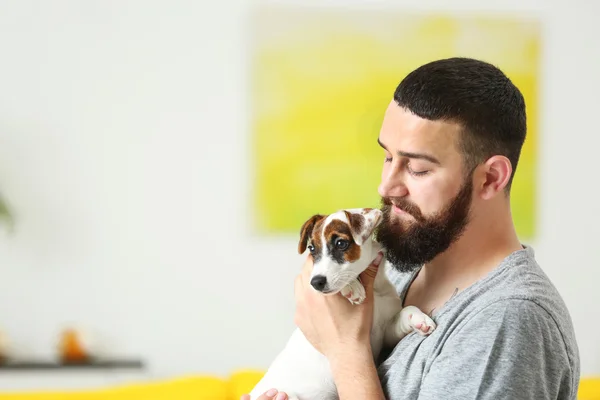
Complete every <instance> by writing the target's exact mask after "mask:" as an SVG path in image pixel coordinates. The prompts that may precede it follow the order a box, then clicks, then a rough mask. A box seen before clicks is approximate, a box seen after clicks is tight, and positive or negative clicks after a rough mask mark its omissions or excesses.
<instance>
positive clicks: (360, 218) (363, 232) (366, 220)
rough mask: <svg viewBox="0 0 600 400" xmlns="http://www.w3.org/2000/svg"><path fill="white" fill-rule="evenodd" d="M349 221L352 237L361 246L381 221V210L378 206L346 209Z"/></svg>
mask: <svg viewBox="0 0 600 400" xmlns="http://www.w3.org/2000/svg"><path fill="white" fill-rule="evenodd" d="M344 213H345V214H346V217H347V218H348V223H349V224H350V232H352V239H354V242H355V243H356V244H357V245H359V246H361V245H362V244H363V243H364V242H365V241H366V240H367V239H368V238H369V237H370V236H371V235H372V234H373V231H374V230H375V228H376V227H377V225H379V222H380V221H381V216H382V213H381V210H378V209H376V208H357V209H351V210H344Z"/></svg>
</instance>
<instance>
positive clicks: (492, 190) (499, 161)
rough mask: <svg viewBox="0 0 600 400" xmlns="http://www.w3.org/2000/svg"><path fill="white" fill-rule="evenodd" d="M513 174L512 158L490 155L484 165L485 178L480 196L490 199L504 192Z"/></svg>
mask: <svg viewBox="0 0 600 400" xmlns="http://www.w3.org/2000/svg"><path fill="white" fill-rule="evenodd" d="M511 174H512V165H511V163H510V160H509V159H508V158H507V157H504V156H493V157H490V158H489V159H488V160H487V161H486V163H485V164H484V165H483V179H482V185H481V189H480V190H481V193H480V196H481V197H482V198H483V199H486V200H489V199H491V198H493V197H494V196H496V195H497V194H498V193H502V192H503V191H504V189H505V188H506V185H508V181H509V180H510V176H511Z"/></svg>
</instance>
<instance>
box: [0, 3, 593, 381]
mask: <svg viewBox="0 0 600 400" xmlns="http://www.w3.org/2000/svg"><path fill="white" fill-rule="evenodd" d="M599 16H600V3H598V2H594V1H592V0H587V1H586V0H577V1H575V0H574V1H571V2H567V1H565V0H545V1H542V0H518V1H517V0H504V1H488V2H485V4H484V3H481V2H478V1H475V0H455V1H453V2H452V3H449V2H446V1H441V0H440V1H434V0H432V1H422V2H412V1H404V0H395V1H383V0H382V1H377V2H372V1H366V0H351V1H349V0H345V1H341V0H339V1H314V0H303V1H293V0H286V1H280V2H272V3H268V2H262V3H260V4H259V3H256V2H250V1H249V0H227V1H220V2H198V1H184V0H170V1H168V2H167V1H153V0H146V1H141V0H136V1H134V0H118V1H117V0H105V1H66V0H53V1H32V0H2V1H0V54H1V57H2V58H1V60H0V93H1V96H0V198H1V203H0V204H2V205H0V215H3V216H4V218H0V358H1V355H2V352H1V351H4V354H5V361H6V360H8V362H5V365H4V367H1V366H0V392H2V391H10V390H47V389H56V390H62V389H69V388H87V387H101V386H102V385H104V384H112V383H116V382H126V383H127V382H134V381H136V382H137V381H140V380H150V381H156V380H165V379H175V378H178V377H182V376H194V375H211V376H218V377H222V376H228V375H229V374H231V373H232V371H236V370H240V369H256V370H262V369H265V368H266V367H267V366H268V365H269V363H270V362H271V361H272V359H273V358H274V357H275V355H276V354H277V353H278V352H279V351H280V350H281V349H282V347H283V346H284V344H285V342H286V341H287V339H288V337H289V335H290V333H291V332H292V330H293V329H294V325H293V312H294V299H293V279H294V277H295V275H296V274H297V272H298V271H299V269H300V267H301V265H302V261H303V257H302V256H300V255H298V254H297V251H296V248H297V241H298V233H299V229H300V226H301V224H302V223H303V222H304V221H305V220H306V219H307V218H308V217H310V216H311V215H312V214H313V213H317V212H320V213H327V212H331V211H333V210H336V209H339V208H350V207H366V206H377V205H378V202H379V197H378V195H377V190H376V189H377V185H378V184H379V174H380V168H381V164H382V157H383V155H382V154H381V151H380V149H379V147H378V146H377V144H376V138H377V135H378V132H379V127H380V123H381V119H382V117H383V113H384V111H385V108H386V106H387V104H388V103H389V101H390V99H391V97H392V95H393V91H394V89H395V87H396V85H397V84H398V83H399V82H400V80H401V79H402V78H403V77H404V76H405V75H406V74H407V73H408V72H410V71H411V70H413V69H414V68H416V67H418V66H419V65H421V64H423V63H425V62H428V61H432V60H434V59H437V58H442V57H451V56H469V57H475V58H481V59H484V60H486V61H490V62H492V63H494V64H495V65H497V66H498V67H500V68H501V69H503V70H504V71H505V72H506V73H507V74H508V75H509V76H510V77H511V78H512V79H513V80H514V82H515V83H516V84H517V85H518V86H519V88H520V89H521V90H522V91H523V94H524V95H525V97H526V101H527V107H528V118H529V121H528V123H529V127H528V128H529V132H528V135H529V136H528V138H527V142H526V145H525V148H524V151H523V155H522V161H521V162H520V164H519V169H518V171H517V177H516V180H515V184H514V186H513V187H514V189H513V207H514V214H515V221H516V224H517V228H518V230H519V233H520V235H521V237H522V239H523V242H524V243H527V244H529V245H531V246H533V248H534V250H535V251H536V255H537V259H538V261H539V263H540V264H541V266H542V268H543V269H544V270H545V271H546V272H547V274H548V275H549V276H550V278H551V279H552V281H553V282H554V283H555V285H556V286H557V287H558V289H559V291H560V293H561V294H562V295H563V298H564V300H565V301H566V303H567V306H568V307H569V310H570V311H571V315H572V317H573V322H574V325H575V330H576V334H577V338H578V342H579V346H580V352H581V362H582V364H581V367H582V375H583V376H595V375H600V342H599V341H598V339H597V338H598V334H597V332H596V329H599V328H600V323H599V322H598V321H599V319H598V317H599V316H600V315H599V311H598V306H599V305H600V291H599V290H598V289H597V282H598V281H599V280H600V268H599V267H600V265H599V261H598V259H599V256H600V251H599V250H598V245H597V243H596V242H597V241H598V239H599V238H600V228H599V226H600V217H599V216H598V213H597V204H598V201H597V198H598V188H597V185H596V181H597V179H596V169H597V162H596V161H595V153H596V152H597V148H598V147H599V145H600V139H598V135H597V132H596V131H597V129H596V127H597V113H598V109H599V107H600V100H599V99H598V96H597V93H599V92H600V77H599V75H598V71H600V49H599V48H598V46H597V42H598V40H599V39H600V27H599V25H598V23H597V19H598V17H599ZM532 340H533V339H532ZM82 349H83V350H82ZM82 352H83V353H85V352H88V353H93V354H95V355H97V356H98V357H101V359H103V360H104V364H103V365H97V366H96V367H94V368H87V367H86V366H85V365H83V366H79V367H70V368H67V369H63V368H62V367H61V364H60V361H61V360H62V361H65V358H69V357H70V360H71V361H73V362H76V363H77V362H79V363H80V361H81V360H82V358H81V353H82ZM61 357H62V358H61ZM86 368H87V369H86Z"/></svg>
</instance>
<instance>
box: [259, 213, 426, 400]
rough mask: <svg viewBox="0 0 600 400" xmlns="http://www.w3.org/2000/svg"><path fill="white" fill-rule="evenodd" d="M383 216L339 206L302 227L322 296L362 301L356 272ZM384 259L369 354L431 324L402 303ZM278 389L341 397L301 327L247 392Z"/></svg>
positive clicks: (310, 398) (373, 248)
mask: <svg viewBox="0 0 600 400" xmlns="http://www.w3.org/2000/svg"><path fill="white" fill-rule="evenodd" d="M380 220H381V211H380V210H377V209H369V208H360V209H347V210H340V211H337V212H335V213H333V214H331V215H328V216H325V215H314V216H312V217H311V218H310V219H309V220H307V221H306V222H305V223H304V224H303V225H302V229H301V232H300V242H299V244H298V253H300V254H302V253H304V252H305V251H306V249H307V248H308V250H309V251H310V253H311V254H312V257H313V261H314V267H313V271H312V274H311V278H310V284H311V286H312V287H313V288H314V290H317V291H319V292H321V293H323V294H324V295H337V294H338V293H341V294H342V295H343V296H345V297H346V298H347V299H348V300H349V301H350V302H351V303H353V304H360V303H362V302H363V301H364V300H365V298H366V294H365V288H364V286H363V285H362V284H361V283H360V280H359V275H360V274H361V273H362V272H363V271H364V270H365V269H367V267H368V266H369V264H370V263H371V262H372V261H373V260H374V259H375V258H376V257H377V253H378V252H379V251H380V250H381V246H380V245H379V244H378V243H377V242H376V241H374V240H373V239H372V235H373V232H374V230H375V228H376V227H377V226H378V224H379V222H380ZM384 261H385V260H382V263H381V264H380V268H379V270H378V273H377V276H376V278H375V282H374V287H373V292H374V314H373V326H372V329H371V346H372V350H373V358H374V359H377V357H378V356H379V353H380V351H381V349H382V348H383V347H384V346H385V347H393V346H395V345H396V344H397V343H398V341H399V340H400V339H402V338H403V337H404V336H405V335H407V334H409V333H411V332H412V331H413V330H416V331H417V332H419V333H420V334H422V335H428V334H430V333H431V332H433V330H434V329H435V323H434V322H433V320H431V318H429V317H428V316H427V315H426V314H424V313H423V312H421V311H420V310H419V309H418V308H417V307H413V306H409V307H405V308H402V304H401V301H400V298H399V296H398V294H397V292H396V289H395V288H394V286H393V285H392V284H391V282H390V281H389V280H388V279H387V276H386V274H385V269H384V265H385V264H384ZM271 388H276V389H278V390H280V391H284V392H286V393H287V394H288V396H289V397H290V399H296V400H314V399H319V400H337V399H339V397H338V394H337V391H336V386H335V383H334V381H333V378H332V374H331V370H330V368H329V363H328V361H327V359H326V358H325V357H324V356H323V355H322V354H321V353H319V352H318V351H317V350H316V349H314V348H313V347H312V346H311V344H310V343H309V342H308V341H307V340H306V338H305V337H304V335H303V334H302V332H301V331H300V330H299V329H296V330H295V331H294V332H293V334H292V336H291V338H290V339H289V340H288V342H287V344H286V346H285V347H284V349H283V351H282V352H281V353H279V355H278V356H277V357H276V358H275V360H274V361H273V363H272V364H271V366H270V367H269V369H268V370H267V372H266V374H265V375H264V376H263V378H262V379H261V380H260V382H258V384H257V385H256V386H255V387H254V389H253V390H252V392H251V393H250V397H251V399H252V400H255V399H257V398H258V397H259V396H260V395H262V394H263V393H264V392H266V391H267V390H269V389H271Z"/></svg>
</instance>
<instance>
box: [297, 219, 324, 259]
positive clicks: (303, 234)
mask: <svg viewBox="0 0 600 400" xmlns="http://www.w3.org/2000/svg"><path fill="white" fill-rule="evenodd" d="M323 218H325V215H321V214H315V215H313V216H312V217H310V218H309V219H308V220H307V221H306V222H305V223H304V224H302V228H300V242H299V243H298V254H302V253H304V252H305V251H306V245H307V243H308V238H309V237H310V235H312V231H313V229H314V227H315V225H316V224H317V222H319V221H320V220H322V219H323Z"/></svg>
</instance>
